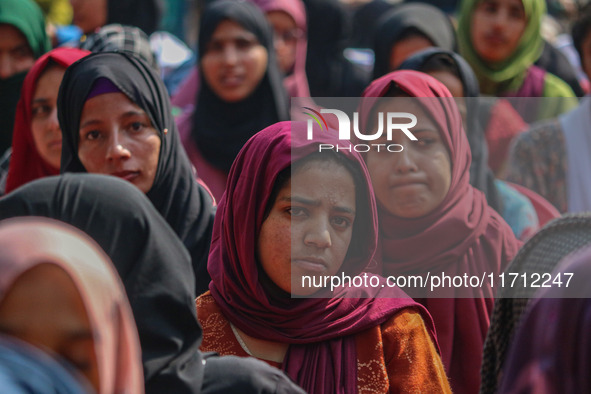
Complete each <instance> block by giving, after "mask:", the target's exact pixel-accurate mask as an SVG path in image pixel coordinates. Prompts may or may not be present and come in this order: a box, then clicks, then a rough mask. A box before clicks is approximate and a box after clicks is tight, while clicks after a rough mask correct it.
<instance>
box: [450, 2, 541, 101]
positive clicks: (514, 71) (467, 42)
mask: <svg viewBox="0 0 591 394" xmlns="http://www.w3.org/2000/svg"><path fill="white" fill-rule="evenodd" d="M480 1H482V0H463V1H462V3H461V5H460V10H459V14H458V41H459V46H460V53H461V55H462V56H463V57H464V59H466V60H467V61H468V63H470V65H471V66H472V68H473V69H474V72H475V73H476V75H477V76H478V80H479V82H480V88H481V91H482V93H485V94H497V93H499V92H498V91H499V90H502V91H516V90H518V89H519V87H520V86H521V84H522V83H523V80H524V78H525V75H526V72H527V69H528V68H529V67H530V66H531V65H533V64H534V62H535V61H536V60H538V58H539V57H540V55H541V54H542V49H543V47H544V40H543V39H542V36H541V34H540V27H541V25H542V17H543V16H544V14H546V2H545V0H522V3H523V8H524V10H525V16H526V18H527V26H526V27H525V30H524V31H523V34H522V36H521V40H520V41H519V44H518V45H517V48H516V49H515V52H513V54H512V55H511V56H509V58H507V59H506V60H504V61H502V62H499V63H494V64H493V63H488V62H486V61H484V60H483V59H482V58H480V56H479V55H478V54H477V53H476V50H475V49H474V46H473V45H472V40H471V37H472V33H471V24H472V23H471V21H472V14H473V12H474V9H475V8H476V5H477V4H478V3H479V2H480Z"/></svg>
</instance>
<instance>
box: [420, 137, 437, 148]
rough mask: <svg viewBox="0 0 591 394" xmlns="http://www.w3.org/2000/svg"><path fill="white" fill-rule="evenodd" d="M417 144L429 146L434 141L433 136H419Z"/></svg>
mask: <svg viewBox="0 0 591 394" xmlns="http://www.w3.org/2000/svg"><path fill="white" fill-rule="evenodd" d="M417 142H418V144H419V146H429V145H431V144H433V143H435V139H434V138H420V139H419V140H418V141H417Z"/></svg>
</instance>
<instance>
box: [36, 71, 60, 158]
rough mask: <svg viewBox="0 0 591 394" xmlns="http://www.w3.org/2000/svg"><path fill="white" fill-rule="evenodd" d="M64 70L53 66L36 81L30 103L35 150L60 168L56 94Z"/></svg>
mask: <svg viewBox="0 0 591 394" xmlns="http://www.w3.org/2000/svg"><path fill="white" fill-rule="evenodd" d="M65 72H66V69H65V68H64V67H61V66H53V67H50V68H48V69H47V70H45V72H44V73H43V74H41V76H40V77H39V79H38V80H37V86H36V87H35V93H34V94H33V100H32V101H31V131H32V133H33V142H34V143H35V148H36V149H37V152H39V155H40V156H41V158H42V159H43V160H45V161H46V162H47V163H48V164H50V165H51V166H52V167H54V168H55V169H59V168H60V159H61V154H62V130H61V129H60V125H59V122H58V119H57V92H58V91H59V87H60V84H61V82H62V79H63V78H64V73H65Z"/></svg>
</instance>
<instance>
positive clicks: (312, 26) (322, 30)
mask: <svg viewBox="0 0 591 394" xmlns="http://www.w3.org/2000/svg"><path fill="white" fill-rule="evenodd" d="M303 1H304V4H305V5H306V16H307V18H308V52H307V54H306V75H307V76H308V85H309V86H310V94H311V95H312V97H315V99H314V100H315V101H316V102H317V103H319V104H320V103H321V102H322V104H324V105H328V106H329V105H331V103H332V104H334V101H332V100H330V99H328V100H326V101H325V102H324V100H317V99H316V97H320V98H322V97H360V96H361V93H362V92H363V89H365V87H366V86H367V84H368V83H369V81H370V80H369V77H370V76H371V75H370V73H369V72H367V70H365V69H363V68H362V67H361V66H358V65H356V64H353V63H352V62H350V61H349V60H348V59H347V58H346V57H345V56H344V54H343V51H344V50H345V48H347V46H348V45H349V40H350V39H351V36H352V34H353V23H352V19H351V16H350V15H349V13H348V12H347V10H346V9H345V6H344V5H343V4H342V3H341V2H340V1H339V0H303ZM355 108H356V104H354V105H353V107H352V108H351V111H354V110H355Z"/></svg>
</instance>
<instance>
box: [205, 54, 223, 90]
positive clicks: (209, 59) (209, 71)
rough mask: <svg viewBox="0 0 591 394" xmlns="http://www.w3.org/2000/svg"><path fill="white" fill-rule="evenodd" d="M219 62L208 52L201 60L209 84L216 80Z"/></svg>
mask: <svg viewBox="0 0 591 394" xmlns="http://www.w3.org/2000/svg"><path fill="white" fill-rule="evenodd" d="M218 63H219V62H217V61H216V59H215V58H214V57H213V56H211V55H208V54H205V56H203V60H201V72H202V73H203V78H204V79H205V81H206V82H207V83H208V84H209V85H212V83H213V82H214V81H215V70H216V69H217V68H218Z"/></svg>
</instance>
